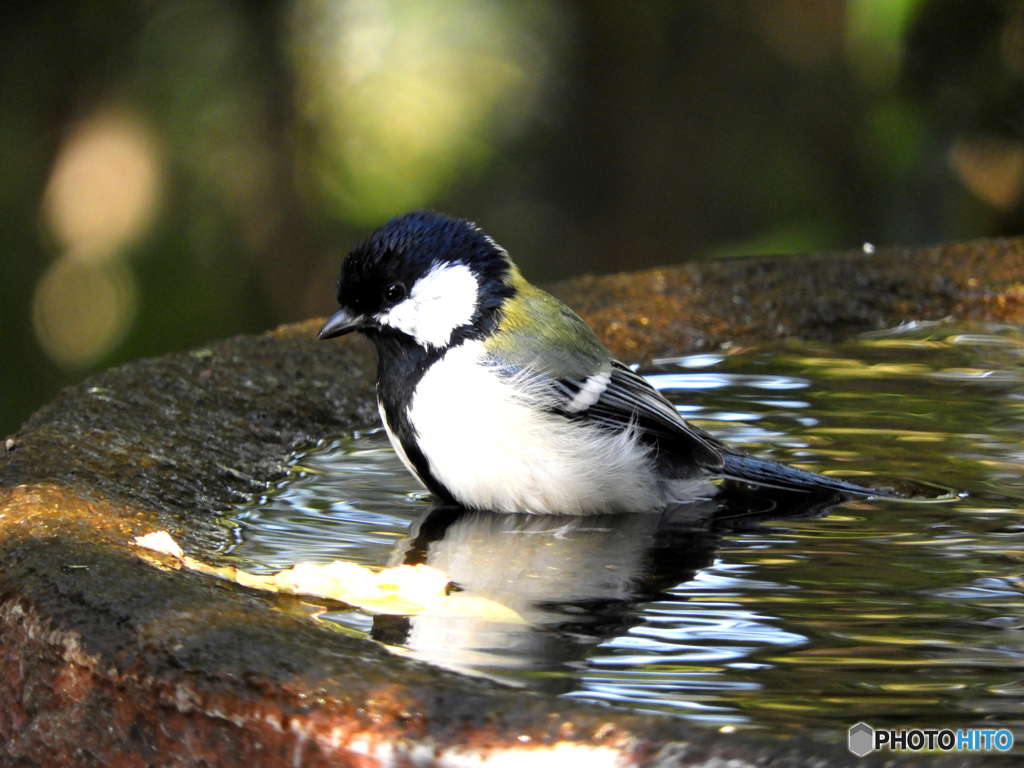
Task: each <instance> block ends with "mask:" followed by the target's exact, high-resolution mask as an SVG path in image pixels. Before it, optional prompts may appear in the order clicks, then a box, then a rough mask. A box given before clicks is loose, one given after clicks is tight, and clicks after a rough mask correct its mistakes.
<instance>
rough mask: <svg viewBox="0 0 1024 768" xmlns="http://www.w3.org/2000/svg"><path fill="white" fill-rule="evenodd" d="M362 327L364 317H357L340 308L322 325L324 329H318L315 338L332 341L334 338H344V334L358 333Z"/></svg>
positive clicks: (351, 312) (353, 313)
mask: <svg viewBox="0 0 1024 768" xmlns="http://www.w3.org/2000/svg"><path fill="white" fill-rule="evenodd" d="M364 325H366V315H357V314H356V313H355V312H353V311H352V310H351V309H347V308H346V307H342V308H341V309H339V310H338V311H337V312H335V313H334V314H333V315H331V319H330V320H328V321H327V322H326V323H324V327H323V328H321V329H320V333H318V334H317V335H316V337H317V338H318V339H333V338H334V337H335V336H344V335H345V334H346V333H352V331H358V330H359V329H360V328H362V327H363V326H364Z"/></svg>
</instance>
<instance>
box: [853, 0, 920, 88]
mask: <svg viewBox="0 0 1024 768" xmlns="http://www.w3.org/2000/svg"><path fill="white" fill-rule="evenodd" d="M922 2H923V0H849V3H848V5H847V11H846V54H847V57H848V59H849V61H850V64H851V65H852V66H853V69H854V71H856V72H857V74H858V75H859V76H860V79H861V81H862V82H864V83H865V84H866V85H868V86H871V87H874V88H878V89H888V88H890V87H891V86H892V85H893V83H894V82H895V81H896V77H897V75H898V74H899V69H900V63H901V60H902V58H903V41H904V39H905V37H906V31H907V28H908V27H909V25H910V22H911V21H913V19H914V15H915V13H916V12H917V9H918V7H919V6H920V5H921V4H922Z"/></svg>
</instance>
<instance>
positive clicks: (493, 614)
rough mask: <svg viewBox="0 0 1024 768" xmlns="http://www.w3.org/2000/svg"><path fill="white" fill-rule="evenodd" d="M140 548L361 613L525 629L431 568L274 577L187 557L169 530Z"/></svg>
mask: <svg viewBox="0 0 1024 768" xmlns="http://www.w3.org/2000/svg"><path fill="white" fill-rule="evenodd" d="M135 544H136V545H137V546H139V547H142V548H144V549H147V550H151V551H154V552H158V553H160V554H163V555H167V556H169V557H172V558H174V559H176V560H178V561H180V562H181V564H182V565H183V566H184V567H185V568H187V569H188V570H190V571H195V572H197V573H202V574H206V575H207V576H213V577H215V578H218V579H224V580H225V581H232V582H235V583H236V584H239V585H241V586H243V587H249V588H251V589H260V590H263V591H265V592H283V593H285V594H289V595H305V596H307V597H320V598H327V599H330V600H337V601H338V602H342V603H347V604H348V605H351V606H354V607H356V608H360V609H362V610H364V611H367V612H368V613H381V614H391V615H396V616H415V615H418V614H434V615H440V616H466V617H475V618H481V619H487V620H489V621H503V622H508V623H514V624H523V623H525V620H524V619H523V618H522V617H521V616H520V615H519V614H518V613H516V612H515V611H513V610H512V609H511V608H509V607H507V606H504V605H502V604H501V603H497V602H495V601H493V600H489V599H487V598H484V597H475V596H472V595H463V594H454V595H449V594H448V586H449V584H450V579H449V578H448V575H447V574H446V573H445V572H444V571H441V570H439V569H437V568H432V567H430V566H429V565H399V566H397V567H395V568H385V569H383V570H380V571H375V570H373V569H371V568H367V567H365V566H362V565H359V564H358V563H352V562H347V561H344V560H335V561H334V562H333V563H329V564H327V565H319V564H317V563H299V564H297V565H295V566H293V567H292V568H288V569H287V570H284V571H278V572H277V573H275V574H272V575H269V576H260V575H257V574H253V573H248V572H246V571H242V570H239V569H238V568H233V567H232V566H223V567H218V566H213V565H208V564H206V563H204V562H202V561H200V560H196V559H195V558H194V557H189V556H188V555H186V554H185V553H184V552H183V551H182V549H181V547H180V546H178V544H177V543H176V542H175V541H174V539H173V538H171V536H170V535H169V534H168V533H167V532H166V531H158V532H155V533H150V534H146V535H145V536H138V537H136V538H135Z"/></svg>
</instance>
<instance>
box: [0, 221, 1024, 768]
mask: <svg viewBox="0 0 1024 768" xmlns="http://www.w3.org/2000/svg"><path fill="white" fill-rule="evenodd" d="M1022 283H1024V245H1022V242H1021V241H994V242H987V243H976V244H967V245H961V246H954V247H950V248H940V249H931V250H922V251H890V252H881V253H879V254H875V255H873V256H865V255H863V254H847V255H843V256H837V257H808V258H801V259H794V258H785V259H764V260H746V261H730V262H720V263H714V264H697V265H689V266H685V267H679V268H672V269H662V270H654V271H651V272H646V273H642V274H639V275H634V276H613V277H607V278H588V279H584V280H580V281H576V282H574V283H570V284H565V285H561V286H558V287H557V288H556V291H557V292H558V293H560V294H561V295H562V296H563V297H564V298H566V299H568V300H569V301H570V303H572V304H573V305H574V306H575V307H576V308H577V309H579V310H580V311H581V314H583V315H584V317H586V318H587V319H588V320H590V321H591V322H592V323H593V324H594V325H595V328H596V329H597V330H598V331H599V332H600V333H602V334H603V335H604V337H605V338H606V340H607V341H608V342H609V344H610V346H611V347H612V348H613V350H614V351H615V352H616V353H617V354H619V355H620V356H621V357H622V358H623V359H625V360H627V361H630V362H633V361H643V360H650V359H652V358H657V357H662V356H670V355H673V354H681V353H685V352H689V351H694V350H697V349H701V348H708V347H714V346H717V345H719V344H721V343H724V342H727V341H731V342H734V343H752V342H756V341H765V340H770V339H773V338H778V337H780V336H786V335H808V336H810V335H813V336H817V337H823V338H828V337H831V336H836V335H838V334H841V333H846V332H850V331H856V330H865V329H869V328H877V327H880V326H886V325H894V324H896V323H898V322H901V321H904V320H909V319H938V318H941V317H944V316H947V315H952V316H954V317H956V318H958V319H960V320H987V321H1001V322H1020V320H1021V314H1022V308H1024V287H1022ZM315 329H316V324H315V323H308V324H302V325H299V326H294V327H290V328H287V329H282V330H280V331H277V332H274V333H271V334H267V335H264V336H261V337H258V338H235V339H229V340H225V341H222V342H218V343H216V344H212V345H210V346H209V347H206V348H204V349H200V350H195V351H193V352H191V353H188V354H181V355H170V356H166V357H162V358H158V359H153V360H142V361H139V362H136V363H132V364H130V365H127V366H122V367H120V368H116V369H112V370H109V371H106V372H104V373H101V374H99V375H97V376H94V377H92V378H91V379H90V380H88V381H86V382H84V383H83V384H81V385H79V386H77V387H72V388H70V389H68V390H66V391H64V392H63V393H61V394H60V395H59V396H58V397H57V399H56V400H54V401H53V402H52V403H51V404H50V405H48V406H46V407H45V408H43V409H42V410H40V411H39V412H38V413H37V414H36V415H35V416H33V417H32V418H31V419H30V420H29V421H28V422H27V423H26V424H25V425H24V426H23V427H22V429H21V430H19V432H18V433H16V434H15V435H13V436H11V437H10V438H9V439H7V440H6V441H5V442H4V443H2V444H0V764H2V765H11V766H55V765H60V766H67V765H83V766H90V765H104V766H151V765H210V766H214V765H216V766H250V767H251V766H264V765H265V766H277V765H306V766H320V765H342V766H359V767H360V768H364V767H365V766H378V765H381V766H384V765H394V766H413V765H415V766H430V765H437V766H462V765H485V764H486V763H484V762H483V761H485V760H487V759H494V760H495V763H492V765H497V764H501V765H519V764H529V763H536V764H537V765H538V766H541V765H547V764H552V765H553V764H558V765H596V766H605V765H608V766H611V765H647V766H664V767H665V768H668V767H669V766H684V765H698V764H700V765H711V764H714V765H731V766H736V767H737V768H739V767H740V766H747V765H758V766H784V765H785V766H811V765H823V764H828V765H844V764H845V765H854V764H856V765H881V764H882V763H883V762H885V761H886V759H891V758H892V756H891V755H888V754H887V753H883V754H882V755H878V754H874V755H871V756H869V757H867V758H865V759H863V760H861V759H857V758H854V757H853V756H852V755H850V754H849V753H848V752H847V751H846V749H845V734H837V735H836V743H835V744H828V745H826V744H820V743H815V742H810V741H806V740H802V739H798V738H795V739H789V740H786V741H780V740H775V739H772V738H771V737H770V736H757V737H754V736H739V735H735V734H734V735H729V736H721V735H719V734H717V733H716V732H714V731H710V730H707V729H702V728H699V727H696V726H693V725H687V724H684V723H682V722H681V721H678V720H675V719H671V718H659V717H652V716H638V715H631V714H625V713H622V712H619V711H616V710H614V709H609V708H603V707H597V706H592V705H584V704H580V703H578V702H575V701H574V700H571V699H559V698H552V697H547V696H543V695H539V694H533V693H529V692H523V691H518V690H513V689H508V688H503V687H501V686H499V685H497V684H495V683H490V682H487V681H483V680H479V679H473V678H467V677H463V676H459V675H456V674H454V673H450V672H445V671H443V670H439V669H436V668H433V667H430V666H427V665H425V664H421V663H418V662H414V661H409V660H407V659H403V658H399V657H396V656H394V655H392V654H390V653H388V652H387V651H386V650H385V649H383V648H382V647H381V646H379V645H377V644H375V643H372V642H370V641H364V640H359V639H354V638H350V637H347V636H345V635H343V634H341V633H338V632H334V631H331V630H329V629H327V628H325V627H323V626H320V625H317V624H315V623H314V622H311V621H310V620H309V619H308V618H306V616H305V614H304V611H303V609H302V607H301V605H300V604H299V603H298V601H296V600H294V599H292V598H287V597H281V596H276V597H275V596H267V595H263V594H257V593H255V592H251V591H249V590H246V589H243V588H241V587H238V586H236V585H229V584H222V583H219V582H214V581H212V580H210V579H208V578H205V577H202V576H198V575H196V574H192V573H187V572H183V571H179V570H174V569H173V568H167V567H166V566H165V567H163V568H160V567H156V565H157V564H155V563H154V562H153V561H152V560H151V559H149V560H147V559H143V557H141V556H140V554H139V552H138V551H137V550H136V549H134V548H132V547H131V546H130V543H129V542H130V541H131V538H132V537H133V536H135V535H139V534H142V533H148V532H150V531H153V530H156V529H166V530H168V531H170V532H171V534H172V535H174V536H175V537H176V538H177V539H178V540H179V541H181V542H182V543H183V544H184V545H185V547H186V549H188V550H190V551H192V552H193V553H194V554H199V555H201V556H203V557H206V558H207V559H210V558H212V557H215V553H216V552H217V551H218V549H219V547H220V546H221V545H223V544H224V543H225V542H226V541H228V540H229V538H230V535H231V532H230V529H229V527H228V526H227V525H226V524H225V523H224V522H223V520H222V518H221V515H222V514H223V513H224V511H225V510H227V509H228V508H229V507H230V506H231V505H232V504H236V503H238V502H243V501H247V500H249V499H251V498H252V497H253V496H254V495H256V494H259V493H261V492H262V491H264V490H265V488H266V487H267V484H268V483H271V482H273V481H274V480H276V479H278V478H280V477H281V476H282V475H283V473H284V470H285V465H286V462H287V461H288V459H289V457H290V456H291V455H293V453H294V452H295V451H296V450H297V449H299V448H303V447H307V446H309V445H311V444H314V443H316V442H317V441H320V440H324V439H329V438H331V437H335V436H338V435H339V434H340V433H342V432H344V431H347V430H351V429H354V428H358V427H362V426H366V425H369V424H373V423H375V421H376V418H377V417H376V408H375V406H374V403H373V397H372V369H373V366H374V356H373V352H372V349H371V348H370V346H369V345H368V344H366V343H365V342H363V341H361V340H358V339H346V340H343V341H339V342H331V343H318V342H315V341H313V340H312V337H313V335H314V333H315ZM995 759H996V758H991V759H986V758H984V757H978V756H970V757H968V756H961V755H949V756H916V757H908V758H903V757H901V758H900V762H901V764H918V765H923V764H929V765H966V764H984V763H986V761H987V760H988V761H991V762H994V761H995ZM500 760H506V761H508V762H504V763H500V762H499V761H500ZM544 760H548V761H549V762H548V763H544V762H543V761H544Z"/></svg>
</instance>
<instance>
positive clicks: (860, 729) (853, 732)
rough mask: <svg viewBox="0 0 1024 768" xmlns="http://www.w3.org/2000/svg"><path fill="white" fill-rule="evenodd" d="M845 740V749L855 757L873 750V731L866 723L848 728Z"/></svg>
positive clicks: (862, 755)
mask: <svg viewBox="0 0 1024 768" xmlns="http://www.w3.org/2000/svg"><path fill="white" fill-rule="evenodd" d="M847 739H848V740H847V747H848V748H849V750H850V751H851V752H853V754H855V755H856V756H857V757H864V755H866V754H867V753H868V752H874V750H875V729H874V728H872V727H871V726H870V725H868V724H867V723H857V724H856V725H855V726H853V727H852V728H850V732H849V736H848V737H847Z"/></svg>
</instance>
